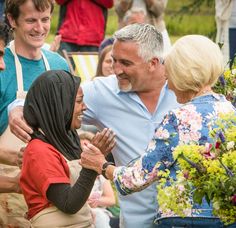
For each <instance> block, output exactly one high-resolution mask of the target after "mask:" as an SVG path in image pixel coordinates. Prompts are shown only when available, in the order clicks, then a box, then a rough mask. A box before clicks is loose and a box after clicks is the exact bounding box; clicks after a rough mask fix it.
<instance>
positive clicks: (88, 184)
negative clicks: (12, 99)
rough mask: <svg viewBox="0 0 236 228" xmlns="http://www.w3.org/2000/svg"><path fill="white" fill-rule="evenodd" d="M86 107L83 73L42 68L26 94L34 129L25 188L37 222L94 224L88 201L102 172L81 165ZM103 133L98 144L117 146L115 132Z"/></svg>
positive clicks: (28, 119) (29, 215)
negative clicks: (82, 126) (81, 78)
mask: <svg viewBox="0 0 236 228" xmlns="http://www.w3.org/2000/svg"><path fill="white" fill-rule="evenodd" d="M85 110H86V106H85V104H84V102H83V91H82V89H81V87H80V78H79V77H76V76H73V75H71V74H70V73H69V72H66V71H62V70H51V71H47V72H45V73H43V74H42V75H40V76H39V77H38V78H37V79H36V80H35V81H34V83H33V84H32V86H31V87H30V89H29V91H28V93H27V96H26V100H25V106H24V118H25V120H26V122H27V123H28V124H29V126H31V127H32V129H33V133H32V134H31V137H32V140H31V141H30V142H29V143H28V145H27V147H26V148H25V151H24V158H23V166H22V172H21V177H20V187H21V189H22V192H23V194H24V197H25V200H26V203H27V205H28V213H27V218H28V219H29V220H30V223H31V226H32V227H42V228H43V227H72V226H73V227H93V226H92V224H93V221H92V217H91V212H90V208H89V207H88V204H87V203H86V201H87V199H88V197H89V194H90V192H91V189H92V187H93V184H94V181H95V179H96V177H97V173H96V172H94V171H92V170H87V169H82V170H81V167H80V166H79V163H78V159H79V158H80V153H81V151H82V150H81V145H80V138H79V136H78V134H77V131H76V129H78V128H80V126H81V121H82V116H83V112H84V111H85ZM52 117H53V118H52ZM100 135H101V136H100V138H102V139H101V140H99V145H101V147H103V148H105V150H106V149H108V150H110V149H112V148H113V146H114V142H113V140H114V137H112V132H110V131H109V130H104V131H103V132H101V133H100ZM110 136H111V137H110ZM95 137H96V136H95Z"/></svg>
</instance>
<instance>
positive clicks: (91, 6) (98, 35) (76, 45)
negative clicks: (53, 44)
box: [56, 0, 113, 52]
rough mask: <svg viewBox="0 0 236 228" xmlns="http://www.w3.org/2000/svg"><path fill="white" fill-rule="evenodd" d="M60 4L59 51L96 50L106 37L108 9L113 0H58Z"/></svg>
mask: <svg viewBox="0 0 236 228" xmlns="http://www.w3.org/2000/svg"><path fill="white" fill-rule="evenodd" d="M56 2H57V3H58V4H59V5H60V7H61V9H60V15H59V26H58V34H60V35H61V36H62V42H61V45H60V49H59V51H60V52H61V51H62V50H63V49H65V50H66V51H68V52H72V51H81V52H94V51H95V52H96V51H98V47H99V45H100V43H101V42H102V40H103V39H104V35H105V30H106V22H107V10H108V9H110V8H111V7H112V6H113V0H96V1H95V0H80V1H78V0H56Z"/></svg>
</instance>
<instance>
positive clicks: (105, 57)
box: [95, 45, 114, 77]
mask: <svg viewBox="0 0 236 228" xmlns="http://www.w3.org/2000/svg"><path fill="white" fill-rule="evenodd" d="M111 50H112V45H108V46H106V47H105V48H104V49H102V50H101V52H100V53H99V56H98V65H97V72H96V75H95V77H97V76H108V75H111V74H114V72H113V69H112V57H111Z"/></svg>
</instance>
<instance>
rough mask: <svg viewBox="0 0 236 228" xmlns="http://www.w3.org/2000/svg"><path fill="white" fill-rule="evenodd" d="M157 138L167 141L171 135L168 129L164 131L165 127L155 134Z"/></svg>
mask: <svg viewBox="0 0 236 228" xmlns="http://www.w3.org/2000/svg"><path fill="white" fill-rule="evenodd" d="M155 137H156V138H158V139H164V140H166V139H168V138H169V137H170V134H169V132H168V131H167V130H166V129H163V127H159V128H158V129H157V131H156V132H155Z"/></svg>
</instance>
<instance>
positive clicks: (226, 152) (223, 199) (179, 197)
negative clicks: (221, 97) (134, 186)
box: [157, 113, 236, 225]
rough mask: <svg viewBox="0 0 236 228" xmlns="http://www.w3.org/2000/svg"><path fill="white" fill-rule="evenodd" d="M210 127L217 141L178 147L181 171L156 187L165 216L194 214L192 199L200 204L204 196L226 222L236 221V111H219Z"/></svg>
mask: <svg viewBox="0 0 236 228" xmlns="http://www.w3.org/2000/svg"><path fill="white" fill-rule="evenodd" d="M213 119H214V117H213ZM213 126H214V128H212V127H213ZM209 128H210V129H211V131H210V135H211V137H212V139H213V140H214V141H215V143H214V144H209V143H207V144H206V145H205V146H199V145H198V144H191V145H179V146H178V147H176V148H175V150H174V152H173V156H174V158H175V159H176V162H177V164H178V166H179V169H180V170H179V171H178V172H177V175H176V178H175V180H174V179H172V178H171V177H167V178H162V179H161V180H160V183H159V184H158V186H157V188H158V196H157V199H158V203H159V207H160V211H161V213H162V215H163V216H170V215H172V216H173V215H179V216H182V217H185V216H191V214H192V212H195V211H194V209H193V208H192V206H193V205H192V203H191V202H190V199H192V200H193V202H194V203H198V204H201V202H202V200H203V198H205V199H206V200H207V202H208V203H210V202H211V203H212V205H213V214H214V215H215V216H218V217H219V218H220V219H221V220H222V221H223V222H224V223H225V224H226V225H227V224H231V223H234V222H236V116H235V113H229V114H220V116H219V120H217V121H212V123H211V125H209Z"/></svg>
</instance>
